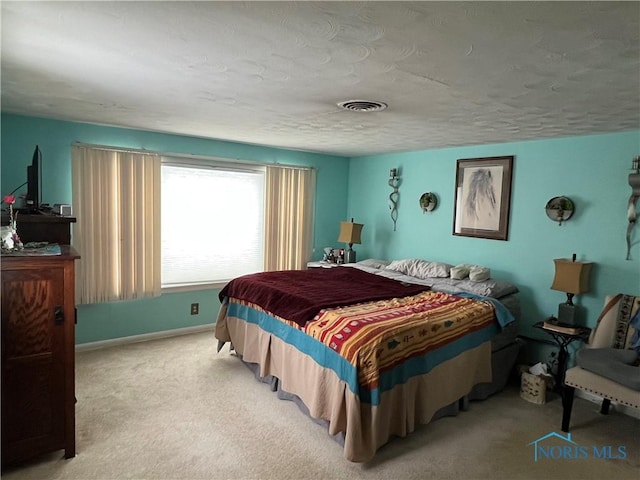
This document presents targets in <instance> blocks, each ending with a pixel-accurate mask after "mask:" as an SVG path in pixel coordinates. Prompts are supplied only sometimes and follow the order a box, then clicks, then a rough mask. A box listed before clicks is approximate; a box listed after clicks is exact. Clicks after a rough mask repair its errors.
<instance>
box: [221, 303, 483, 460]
mask: <svg viewBox="0 0 640 480" xmlns="http://www.w3.org/2000/svg"><path fill="white" fill-rule="evenodd" d="M216 338H218V340H222V341H226V342H231V343H232V344H233V346H234V348H235V349H236V350H237V352H238V353H239V354H240V355H242V358H243V360H244V361H246V362H250V363H255V364H257V365H258V366H259V373H260V376H262V377H266V376H269V375H272V376H274V377H277V378H278V379H279V381H280V386H281V388H282V390H284V391H286V392H288V393H291V394H294V395H297V396H298V397H299V398H300V399H301V400H302V402H303V403H304V405H305V406H306V407H307V408H308V410H309V414H310V415H311V416H312V417H314V418H318V419H323V420H325V421H327V422H328V425H329V434H330V435H336V434H339V433H343V434H344V456H345V458H346V459H347V460H350V461H352V462H366V461H368V460H371V459H372V458H373V456H374V455H375V452H376V451H377V449H378V448H380V447H381V446H382V445H384V444H385V443H387V442H388V441H389V440H390V439H391V438H392V437H393V436H399V437H404V436H406V435H408V434H409V433H411V432H413V431H414V430H415V429H416V427H417V426H419V425H422V424H426V423H429V422H430V421H431V419H432V418H433V416H434V414H435V413H436V412H437V411H438V410H439V409H441V408H442V407H445V406H447V405H449V404H451V403H453V402H455V401H457V400H459V399H460V398H462V397H464V396H465V395H467V394H468V393H469V392H470V391H471V389H472V388H473V386H474V385H476V384H478V383H482V382H490V381H491V342H489V341H487V342H485V343H482V344H481V345H479V346H477V347H475V348H472V349H470V350H467V351H465V352H463V353H461V354H459V355H457V356H455V357H454V358H452V359H450V360H448V361H445V362H443V363H441V364H439V365H438V366H436V367H434V368H433V369H432V370H431V371H429V372H428V373H426V374H424V375H419V376H415V377H412V378H410V379H409V380H408V381H407V382H406V383H404V384H400V385H397V386H395V387H394V388H392V389H391V390H388V391H385V392H384V393H382V394H381V396H380V402H379V404H378V405H371V404H369V403H364V402H362V403H361V402H360V399H359V397H358V395H357V394H354V392H352V391H351V390H350V389H349V386H348V385H347V384H346V383H345V382H344V381H342V380H341V379H340V378H339V377H338V376H337V374H336V373H335V372H334V371H333V370H331V369H328V368H325V367H322V366H321V365H320V364H318V363H317V362H316V361H315V360H314V359H313V358H312V357H310V356H309V355H307V354H305V353H302V352H301V351H299V350H298V349H297V348H296V347H294V346H292V345H290V344H288V343H286V342H284V341H283V340H281V339H280V338H278V337H277V336H275V335H272V334H271V333H269V332H266V331H264V330H262V329H261V328H260V327H259V326H257V325H256V324H253V323H249V322H245V321H244V320H243V319H241V318H237V317H229V316H227V315H226V304H225V305H223V306H222V308H221V311H220V315H219V318H218V323H217V325H216Z"/></svg>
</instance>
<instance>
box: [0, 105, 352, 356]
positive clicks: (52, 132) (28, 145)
mask: <svg viewBox="0 0 640 480" xmlns="http://www.w3.org/2000/svg"><path fill="white" fill-rule="evenodd" d="M0 133H1V140H2V144H1V149H0V154H1V157H0V161H1V164H0V168H1V176H0V180H1V181H0V184H1V190H0V191H1V192H2V194H3V195H4V194H6V193H9V192H10V191H11V190H13V189H14V188H16V187H17V186H18V185H20V184H21V183H23V182H24V181H26V170H27V165H29V164H30V163H31V157H32V155H33V150H34V148H35V145H36V144H37V145H39V146H40V148H41V150H42V154H43V168H42V176H43V187H42V192H41V195H42V200H41V201H42V202H43V203H49V204H51V205H53V204H55V203H71V148H70V147H71V144H72V143H74V142H80V143H89V144H98V145H111V146H118V147H127V148H137V149H147V150H150V151H158V152H170V153H184V154H193V155H206V156H213V157H222V158H228V159H234V158H238V159H244V160H253V161H257V162H263V163H274V162H278V163H283V164H289V165H300V166H310V167H314V168H316V169H317V184H316V209H315V226H314V248H315V251H316V253H315V256H316V258H318V257H320V256H321V255H322V247H324V246H326V245H333V244H334V243H335V239H336V238H337V236H338V231H339V225H340V221H341V220H344V219H345V216H346V208H347V181H348V177H347V172H348V159H346V158H343V157H336V156H329V155H318V154H313V153H305V152H298V151H291V150H282V149H274V148H265V147H259V146H253V145H245V144H239V143H232V142H222V141H214V140H207V139H202V138H194V137H185V136H178V135H165V134H160V133H153V132H147V131H140V130H132V129H124V128H112V127H103V126H97V125H90V124H82V123H73V122H63V121H57V120H49V119H43V118H34V117H25V116H19V115H9V114H3V115H2V117H1V132H0ZM25 189H26V187H25V188H24V189H21V190H19V191H18V192H16V194H19V193H24V191H25ZM183 202H184V207H185V208H191V206H190V205H189V199H188V198H185V199H183ZM203 214H206V212H204V211H203ZM198 241H202V239H193V242H194V245H196V244H197V242H198ZM217 293H218V290H203V291H196V292H182V293H171V294H163V295H162V296H161V297H159V298H154V299H148V300H146V299H145V300H136V301H127V302H114V303H108V304H100V305H81V306H79V307H78V325H77V328H76V343H79V344H80V343H87V342H94V341H100V340H107V339H112V338H119V337H126V336H130V335H139V334H145V333H150V332H157V331H163V330H171V329H176V328H184V327H190V326H196V325H203V324H207V323H213V322H214V321H215V318H216V316H217V313H218V309H219V301H218V299H217ZM195 302H198V303H200V314H199V315H197V316H192V315H190V312H189V306H190V304H191V303H195Z"/></svg>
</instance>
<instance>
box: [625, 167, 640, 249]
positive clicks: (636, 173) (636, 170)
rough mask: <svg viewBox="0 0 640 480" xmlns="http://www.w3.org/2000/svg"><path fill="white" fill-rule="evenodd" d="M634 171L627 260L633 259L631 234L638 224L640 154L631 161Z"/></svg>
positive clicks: (629, 208) (630, 178)
mask: <svg viewBox="0 0 640 480" xmlns="http://www.w3.org/2000/svg"><path fill="white" fill-rule="evenodd" d="M631 170H632V171H633V172H632V173H630V174H629V185H631V196H630V197H629V206H628V208H627V220H629V225H627V260H631V234H632V233H633V227H635V225H636V220H637V218H638V215H637V213H636V203H637V202H638V198H640V156H638V157H635V158H634V159H633V160H632V162H631Z"/></svg>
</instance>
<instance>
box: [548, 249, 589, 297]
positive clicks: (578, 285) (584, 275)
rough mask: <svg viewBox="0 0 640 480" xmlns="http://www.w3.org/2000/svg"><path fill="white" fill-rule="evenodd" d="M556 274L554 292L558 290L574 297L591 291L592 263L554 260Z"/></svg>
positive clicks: (552, 287)
mask: <svg viewBox="0 0 640 480" xmlns="http://www.w3.org/2000/svg"><path fill="white" fill-rule="evenodd" d="M553 263H555V266H556V274H555V276H554V277H553V284H552V285H551V289H552V290H558V291H561V292H565V293H572V294H574V295H577V294H580V293H585V292H588V291H589V273H590V272H591V265H593V264H592V263H590V262H574V261H571V260H569V259H567V258H556V259H554V260H553Z"/></svg>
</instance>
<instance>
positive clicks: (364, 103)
mask: <svg viewBox="0 0 640 480" xmlns="http://www.w3.org/2000/svg"><path fill="white" fill-rule="evenodd" d="M338 106H339V107H340V108H344V109H345V110H351V111H353V112H379V111H381V110H384V109H385V108H387V104H386V103H382V102H372V101H370V100H347V101H346V102H339V103H338Z"/></svg>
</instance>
